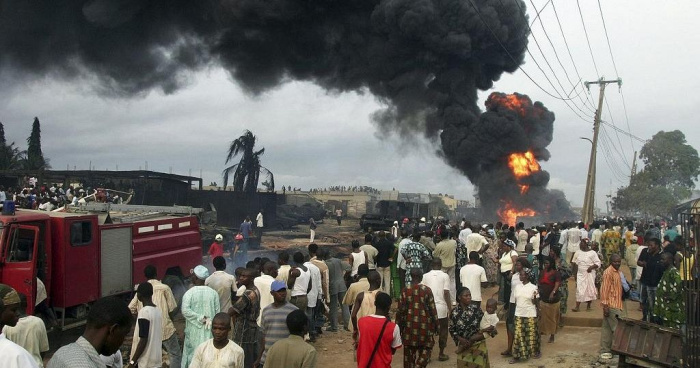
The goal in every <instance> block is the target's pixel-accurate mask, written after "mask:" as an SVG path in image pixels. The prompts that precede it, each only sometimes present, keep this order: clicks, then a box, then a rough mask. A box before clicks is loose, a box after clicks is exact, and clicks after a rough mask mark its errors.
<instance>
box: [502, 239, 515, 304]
mask: <svg viewBox="0 0 700 368" xmlns="http://www.w3.org/2000/svg"><path fill="white" fill-rule="evenodd" d="M514 248H515V242H513V241H512V240H510V239H506V235H505V234H501V258H500V259H499V261H498V265H499V267H500V271H501V276H500V278H499V281H500V288H499V297H501V298H502V299H501V301H502V302H503V303H504V305H505V309H508V308H509V307H508V303H509V301H510V293H511V290H510V279H511V275H512V274H513V271H514V270H515V261H516V260H517V259H518V252H516V251H515V249H514ZM501 290H503V293H502V294H501Z"/></svg>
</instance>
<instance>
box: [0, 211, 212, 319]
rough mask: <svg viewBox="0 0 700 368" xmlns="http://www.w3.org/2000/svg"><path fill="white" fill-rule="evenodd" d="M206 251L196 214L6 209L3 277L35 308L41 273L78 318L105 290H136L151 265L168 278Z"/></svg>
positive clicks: (54, 296)
mask: <svg viewBox="0 0 700 368" xmlns="http://www.w3.org/2000/svg"><path fill="white" fill-rule="evenodd" d="M140 207H144V206H140ZM141 210H143V209H142V208H141ZM127 212H128V211H127ZM140 213H143V211H141V212H140ZM201 259H202V242H201V236H200V231H199V224H198V221H197V217H196V216H195V215H188V214H185V215H169V214H164V213H159V212H154V211H151V212H150V215H145V216H143V215H136V214H128V213H126V214H125V215H124V216H122V217H116V216H115V215H113V214H111V213H110V211H109V210H107V211H102V212H99V211H98V212H90V211H87V210H84V211H77V212H45V211H33V210H17V211H12V212H9V211H3V214H2V215H0V283H4V284H7V285H10V286H12V287H13V288H15V289H16V290H17V291H18V292H19V293H22V294H24V296H25V297H26V298H27V312H28V313H33V309H34V304H35V299H36V290H37V281H36V279H37V277H39V278H40V279H41V280H42V281H43V283H44V285H45V286H46V293H47V296H48V298H47V301H48V302H49V305H50V306H51V307H53V309H54V311H55V312H56V313H57V316H58V318H59V319H60V325H61V327H65V326H66V322H65V321H66V318H72V319H73V320H78V321H79V320H80V319H81V318H82V317H84V316H85V315H86V314H87V311H88V309H89V305H90V303H92V302H94V301H95V300H97V299H99V298H101V297H106V296H112V295H123V294H128V293H131V292H132V291H133V289H134V285H135V284H137V283H140V282H143V281H145V277H144V276H143V269H144V268H145V267H146V266H147V265H154V266H156V268H157V269H158V277H159V278H162V277H163V276H165V275H166V274H169V275H182V274H186V273H188V272H189V270H190V269H192V268H193V267H194V266H196V265H197V264H199V263H200V262H201Z"/></svg>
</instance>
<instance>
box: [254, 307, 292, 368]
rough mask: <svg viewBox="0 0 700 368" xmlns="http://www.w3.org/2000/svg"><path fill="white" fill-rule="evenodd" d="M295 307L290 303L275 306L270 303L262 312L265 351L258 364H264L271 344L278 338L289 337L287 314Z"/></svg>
mask: <svg viewBox="0 0 700 368" xmlns="http://www.w3.org/2000/svg"><path fill="white" fill-rule="evenodd" d="M297 309H299V308H297V307H296V306H295V305H294V304H292V303H286V304H285V305H283V306H281V307H279V308H276V307H275V305H274V304H270V305H268V306H267V307H265V309H263V312H262V319H261V320H262V323H261V325H260V326H261V328H262V333H263V336H265V351H264V352H263V355H262V358H261V359H260V366H263V365H264V364H265V358H266V357H267V352H268V351H269V350H270V347H272V344H274V343H276V342H277V341H279V340H282V339H285V338H287V337H289V329H287V315H289V313H291V312H292V311H294V310H297Z"/></svg>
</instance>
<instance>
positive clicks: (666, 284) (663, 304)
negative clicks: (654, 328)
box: [654, 267, 686, 329]
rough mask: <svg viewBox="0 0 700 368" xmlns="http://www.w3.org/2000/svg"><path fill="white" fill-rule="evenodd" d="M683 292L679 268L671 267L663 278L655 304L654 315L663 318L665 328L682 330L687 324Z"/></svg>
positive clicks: (657, 291) (657, 290)
mask: <svg viewBox="0 0 700 368" xmlns="http://www.w3.org/2000/svg"><path fill="white" fill-rule="evenodd" d="M681 291H682V290H681V274H680V273H679V272H678V269H677V268H675V267H670V268H669V269H667V270H666V271H664V274H663V276H661V281H659V286H658V287H657V289H656V301H655V302H654V315H655V316H657V317H659V318H661V320H662V321H663V325H664V326H665V327H671V328H677V329H680V328H681V326H682V325H684V324H685V321H686V317H685V302H684V301H683V293H682V292H681Z"/></svg>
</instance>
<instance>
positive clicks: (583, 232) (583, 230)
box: [578, 222, 588, 239]
mask: <svg viewBox="0 0 700 368" xmlns="http://www.w3.org/2000/svg"><path fill="white" fill-rule="evenodd" d="M578 231H580V232H581V239H588V231H587V230H586V225H584V224H583V222H579V223H578Z"/></svg>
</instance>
